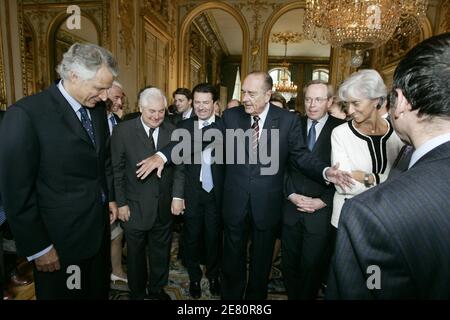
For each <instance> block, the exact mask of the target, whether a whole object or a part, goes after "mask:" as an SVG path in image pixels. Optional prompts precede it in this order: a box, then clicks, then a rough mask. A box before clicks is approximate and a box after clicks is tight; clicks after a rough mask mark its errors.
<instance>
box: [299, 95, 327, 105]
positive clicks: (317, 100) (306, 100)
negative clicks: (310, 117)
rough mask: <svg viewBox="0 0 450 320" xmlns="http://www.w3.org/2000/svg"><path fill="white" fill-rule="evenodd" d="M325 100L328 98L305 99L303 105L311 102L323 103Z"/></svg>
mask: <svg viewBox="0 0 450 320" xmlns="http://www.w3.org/2000/svg"><path fill="white" fill-rule="evenodd" d="M327 100H328V98H319V97H317V98H305V104H310V103H312V102H313V101H314V102H316V103H323V102H325V101H327Z"/></svg>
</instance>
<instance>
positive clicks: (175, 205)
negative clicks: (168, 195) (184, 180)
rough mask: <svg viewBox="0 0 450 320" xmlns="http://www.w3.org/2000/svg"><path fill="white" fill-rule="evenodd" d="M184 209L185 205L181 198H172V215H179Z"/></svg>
mask: <svg viewBox="0 0 450 320" xmlns="http://www.w3.org/2000/svg"><path fill="white" fill-rule="evenodd" d="M184 209H186V207H185V205H184V200H183V199H172V205H171V208H170V210H171V211H172V214H173V215H175V216H179V215H180V214H183V213H184Z"/></svg>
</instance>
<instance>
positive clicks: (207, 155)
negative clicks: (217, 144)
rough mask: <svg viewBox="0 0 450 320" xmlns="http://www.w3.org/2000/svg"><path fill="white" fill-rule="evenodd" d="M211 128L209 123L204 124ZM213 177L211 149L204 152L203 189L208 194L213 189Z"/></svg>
mask: <svg viewBox="0 0 450 320" xmlns="http://www.w3.org/2000/svg"><path fill="white" fill-rule="evenodd" d="M206 126H209V123H208V121H205V122H203V127H206ZM213 187H214V184H213V177H212V171H211V149H206V150H204V151H203V152H202V188H203V190H205V191H206V192H211V190H212V189H213Z"/></svg>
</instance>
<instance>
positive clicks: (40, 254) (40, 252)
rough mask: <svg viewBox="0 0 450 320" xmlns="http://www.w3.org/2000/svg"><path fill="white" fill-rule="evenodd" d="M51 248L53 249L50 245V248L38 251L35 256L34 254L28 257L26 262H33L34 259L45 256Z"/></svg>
mask: <svg viewBox="0 0 450 320" xmlns="http://www.w3.org/2000/svg"><path fill="white" fill-rule="evenodd" d="M52 248H53V245H52V244H51V245H50V246H48V247H47V248H45V249H44V250H42V251H39V252H38V253H36V254H34V255H32V256H30V257H27V260H28V261H33V260H35V259H37V258H39V257H42V256H43V255H44V254H46V253H48V252H49V251H50V250H52Z"/></svg>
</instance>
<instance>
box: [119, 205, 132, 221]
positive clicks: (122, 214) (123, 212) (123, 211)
mask: <svg viewBox="0 0 450 320" xmlns="http://www.w3.org/2000/svg"><path fill="white" fill-rule="evenodd" d="M129 219H130V208H129V207H128V206H123V207H120V208H119V220H121V221H123V222H127V221H128V220H129Z"/></svg>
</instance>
